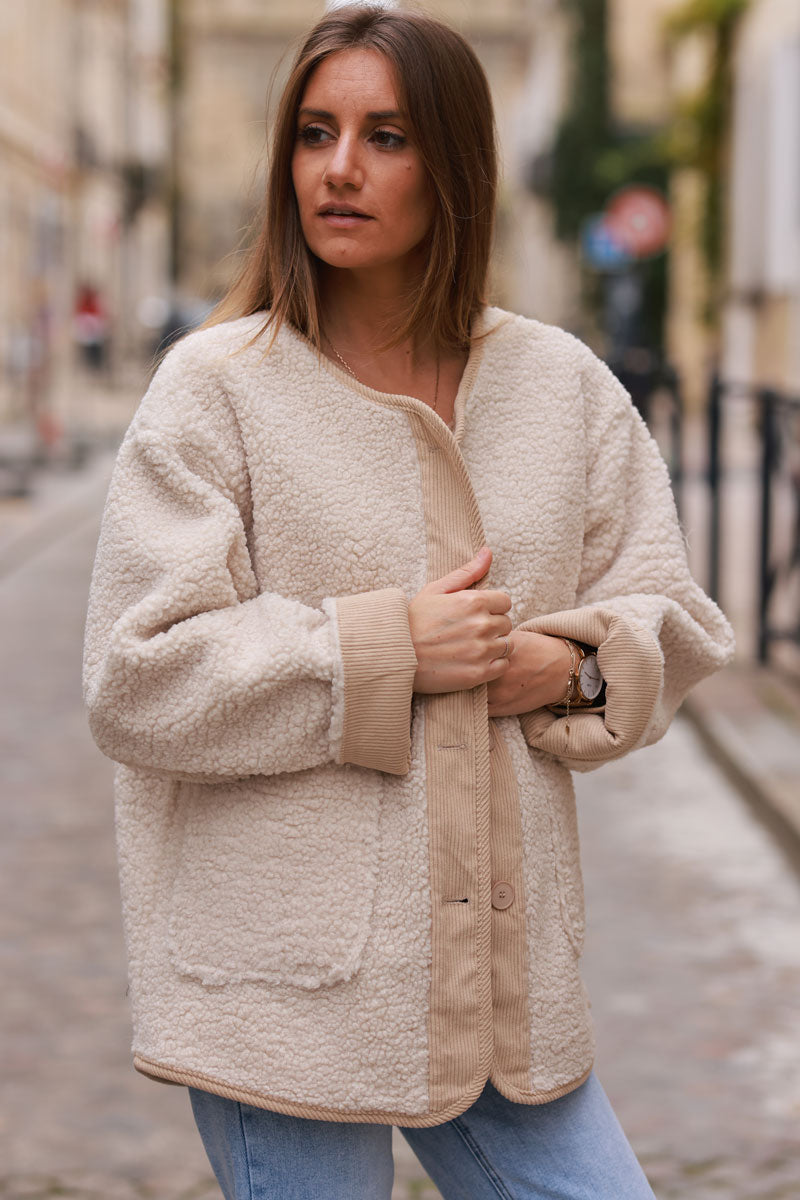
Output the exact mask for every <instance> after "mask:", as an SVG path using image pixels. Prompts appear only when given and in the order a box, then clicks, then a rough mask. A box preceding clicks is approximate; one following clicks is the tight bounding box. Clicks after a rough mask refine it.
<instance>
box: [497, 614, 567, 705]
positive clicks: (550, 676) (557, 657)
mask: <svg viewBox="0 0 800 1200" xmlns="http://www.w3.org/2000/svg"><path fill="white" fill-rule="evenodd" d="M569 669H570V654H569V648H568V646H567V645H566V643H565V642H563V641H562V640H561V638H558V637H551V636H550V635H549V634H545V633H529V632H527V631H526V630H524V629H517V630H515V632H514V633H513V634H512V635H511V657H510V659H509V667H508V670H507V671H506V672H505V673H504V674H503V675H502V676H501V677H500V678H498V679H494V680H493V681H492V682H491V683H490V684H489V689H488V691H489V716H490V717H515V716H519V714H520V713H526V712H532V711H533V709H534V708H543V707H544V705H546V704H559V703H560V702H561V701H562V700H564V699H565V697H566V694H567V686H568V684H569Z"/></svg>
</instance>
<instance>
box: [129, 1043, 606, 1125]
mask: <svg viewBox="0 0 800 1200" xmlns="http://www.w3.org/2000/svg"><path fill="white" fill-rule="evenodd" d="M133 1065H134V1067H135V1069H136V1070H137V1071H139V1073H140V1074H142V1075H146V1076H147V1078H148V1079H154V1080H156V1081H157V1082H158V1083H171V1084H175V1085H176V1086H178V1087H193V1088H198V1089H199V1091H201V1092H211V1093H212V1095H215V1096H224V1097H225V1099H227V1100H238V1101H241V1103H242V1104H250V1105H252V1106H253V1107H254V1108H266V1109H268V1110H269V1111H270V1112H279V1113H286V1115H287V1116H290V1117H306V1118H308V1119H309V1120H312V1121H339V1122H341V1123H343V1124H344V1123H348V1122H349V1123H353V1122H357V1123H359V1124H362V1123H363V1124H368V1125H400V1126H407V1127H408V1128H410V1129H426V1128H429V1127H431V1126H433V1125H443V1124H444V1123H445V1121H452V1120H453V1118H454V1117H459V1116H461V1114H462V1113H463V1112H466V1111H467V1109H468V1108H469V1107H470V1106H471V1105H472V1104H474V1103H475V1101H476V1100H477V1099H478V1097H479V1096H480V1094H481V1092H482V1091H483V1089H484V1088H485V1087H486V1083H487V1077H483V1078H479V1080H478V1081H476V1082H475V1083H473V1084H472V1085H471V1086H470V1088H469V1090H468V1091H467V1092H465V1093H464V1095H463V1096H461V1097H459V1099H458V1100H457V1101H454V1102H453V1103H451V1104H450V1105H448V1107H447V1108H445V1109H442V1111H441V1112H433V1113H423V1114H414V1115H409V1114H408V1113H401V1112H393V1111H392V1110H390V1109H378V1108H358V1109H352V1110H350V1109H348V1110H347V1111H344V1110H342V1109H338V1108H325V1107H323V1106H322V1105H319V1104H298V1103H295V1101H294V1100H284V1099H283V1098H281V1097H279V1096H271V1095H269V1094H268V1093H267V1092H259V1091H256V1090H255V1089H252V1088H243V1087H235V1086H233V1085H232V1084H228V1083H225V1082H224V1080H221V1079H215V1078H214V1077H213V1076H212V1075H205V1074H204V1073H203V1072H201V1071H190V1070H185V1069H183V1068H181V1067H170V1066H166V1065H165V1064H164V1063H159V1062H156V1061H155V1060H154V1059H151V1058H146V1057H145V1056H144V1055H142V1054H135V1055H134V1056H133ZM591 1071H592V1068H591V1066H590V1067H589V1068H588V1070H587V1071H585V1072H584V1074H583V1075H581V1076H580V1077H579V1078H578V1079H575V1080H573V1081H572V1082H571V1083H566V1084H563V1085H562V1086H561V1087H558V1088H552V1089H551V1090H550V1091H547V1092H527V1093H517V1092H516V1091H515V1089H514V1088H508V1087H507V1086H506V1085H505V1084H504V1083H503V1081H502V1079H497V1080H495V1078H494V1077H492V1084H493V1085H494V1087H496V1088H497V1090H498V1092H500V1094H501V1095H502V1096H505V1098H506V1099H507V1100H511V1101H512V1102H514V1103H516V1104H528V1105H536V1104H547V1102H548V1101H550V1100H558V1099H559V1098H560V1097H561V1096H566V1095H567V1094H568V1093H569V1092H574V1091H575V1089H576V1088H578V1087H580V1085H581V1084H582V1083H585V1081H586V1080H587V1079H588V1078H589V1075H590V1074H591Z"/></svg>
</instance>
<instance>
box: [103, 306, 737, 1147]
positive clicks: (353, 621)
mask: <svg viewBox="0 0 800 1200" xmlns="http://www.w3.org/2000/svg"><path fill="white" fill-rule="evenodd" d="M262 316H263V315H262ZM261 320H262V317H259V316H255V317H251V318H245V319H243V320H240V321H236V322H231V323H228V324H225V325H220V326H218V327H216V328H211V329H208V330H205V331H200V332H198V333H195V334H193V335H191V336H189V337H187V338H186V339H185V340H184V341H182V342H181V343H179V344H178V345H177V346H176V347H175V348H174V349H173V350H172V351H171V352H170V353H169V355H168V356H167V358H166V360H165V361H164V362H163V364H162V365H161V367H160V368H159V370H158V372H157V373H156V375H155V377H154V380H153V383H152V385H151V387H150V389H149V391H148V393H147V395H146V396H145V398H144V400H143V402H142V404H141V406H140V408H139V410H138V412H137V414H136V416H135V418H134V420H133V423H132V425H131V427H130V429H129V431H128V434H127V436H126V438H125V441H124V443H123V445H122V448H121V450H120V453H119V457H118V460H117V464H116V468H115V471H114V476H113V480H112V483H111V488H110V492H109V497H108V501H107V505H106V510H105V514H104V519H103V526H102V534H101V537H100V543H99V547H98V552H97V559H96V563H95V569H94V576H93V582H92V589H91V599H90V607H89V616H88V625H87V638H86V649H85V664H84V673H85V696H86V700H87V704H88V709H89V714H90V722H91V728H92V731H93V734H94V737H95V738H96V740H97V743H98V745H99V746H100V748H101V750H103V751H104V753H105V754H107V755H109V756H110V757H111V758H113V759H115V760H116V761H117V763H119V764H120V765H119V767H118V769H117V775H116V815H117V830H118V848H119V863H120V870H121V889H122V898H123V910H124V924H125V932H126V941H127V949H128V956H129V964H130V994H131V999H132V1007H133V1019H134V1027H135V1034H134V1043H133V1051H134V1063H135V1066H136V1067H137V1068H138V1069H139V1070H140V1071H142V1072H144V1073H145V1074H147V1075H150V1076H152V1077H154V1078H157V1079H162V1080H167V1081H172V1082H177V1083H183V1084H191V1085H193V1086H195V1087H198V1088H202V1089H205V1090H207V1091H211V1092H216V1093H219V1094H221V1095H224V1096H229V1097H234V1098H237V1099H240V1100H243V1101H245V1102H247V1103H249V1104H254V1105H258V1106H262V1107H264V1108H268V1109H274V1110H277V1111H279V1112H285V1113H291V1114H296V1115H300V1116H308V1117H316V1118H328V1119H333V1120H342V1121H372V1122H383V1123H395V1124H400V1125H418V1126H421V1125H435V1124H437V1123H439V1122H443V1121H445V1120H448V1119H450V1118H451V1117H453V1116H455V1115H457V1114H458V1113H459V1112H461V1111H462V1110H464V1109H466V1108H467V1107H468V1106H469V1105H470V1104H471V1102H472V1101H473V1100H474V1099H475V1098H476V1097H477V1096H478V1094H479V1093H480V1092H481V1090H482V1088H483V1086H484V1083H485V1081H486V1080H487V1078H491V1079H492V1081H493V1082H494V1084H495V1086H496V1087H497V1088H498V1090H499V1091H500V1092H501V1093H503V1095H505V1096H506V1097H508V1098H509V1099H511V1100H514V1101H518V1102H522V1103H527V1104H537V1103H540V1102H543V1101H546V1100H550V1099H554V1098H556V1097H558V1096H561V1095H563V1094H565V1093H566V1092H568V1091H570V1090H571V1089H573V1088H575V1087H576V1086H577V1085H578V1084H579V1083H580V1082H581V1081H582V1080H583V1079H585V1077H586V1076H587V1074H588V1072H589V1070H590V1068H591V1064H592V1057H593V1043H592V1033H591V1024H590V1018H589V1015H588V1012H587V1000H586V996H585V992H584V989H583V986H582V984H581V980H580V976H579V957H580V953H581V945H582V939H583V928H584V917H583V898H582V888H581V877H580V866H579V857H578V838H577V828H576V820H575V807H574V799H573V790H572V786H571V777H570V770H571V769H574V770H590V769H592V768H594V767H597V766H600V765H601V764H602V763H603V762H606V761H608V760H609V759H613V758H617V757H619V756H620V755H623V754H625V753H627V752H628V751H630V750H633V749H635V748H636V747H638V746H642V745H644V744H646V743H648V742H652V741H654V740H655V739H657V738H659V737H660V736H661V735H662V734H663V732H664V731H665V729H666V728H667V725H668V723H669V721H670V719H671V717H672V715H673V714H674V712H675V709H676V707H677V706H678V704H679V702H680V700H681V698H682V697H683V696H684V694H685V693H686V692H687V690H688V689H689V688H690V687H691V686H692V685H693V684H694V683H695V682H696V681H697V680H699V679H700V678H701V677H702V676H704V675H706V674H707V673H708V672H710V671H712V670H714V669H715V668H717V667H719V666H720V665H721V664H722V663H724V662H725V660H726V659H727V658H728V657H729V656H730V654H731V650H732V640H731V633H730V629H729V627H728V625H727V623H726V621H725V619H724V617H723V616H722V614H721V613H720V612H719V610H718V609H717V608H716V607H715V605H714V604H713V603H712V602H711V601H710V600H709V599H708V598H707V597H706V596H705V595H704V594H703V592H702V591H701V590H700V589H699V588H698V587H697V586H696V584H695V583H694V582H693V581H692V579H691V577H690V575H689V572H688V569H687V565H686V556H685V550H684V545H683V540H682V537H681V533H680V530H679V527H678V523H677V520H676V515H675V510H674V505H673V502H672V498H671V494H670V490H669V484H668V478H667V472H666V469H665V466H664V464H663V462H662V460H661V458H660V456H659V454H658V451H657V449H656V447H655V445H654V443H653V442H652V440H651V438H650V437H649V435H648V433H647V431H646V429H645V426H644V424H643V423H642V421H641V419H640V418H639V416H638V415H637V413H636V412H635V411H634V409H633V408H632V406H631V403H630V401H629V398H628V396H627V394H626V393H625V391H624V390H623V388H622V387H621V386H620V385H619V384H618V383H617V381H616V380H615V379H614V377H613V376H612V375H611V373H610V372H609V371H608V370H607V368H606V367H605V366H604V365H603V364H602V363H601V362H600V361H599V360H598V359H597V358H595V357H594V355H593V354H592V353H591V352H590V351H589V350H588V349H587V348H586V347H585V346H583V345H582V344H581V343H580V342H578V341H577V340H576V339H574V338H573V337H571V336H570V335H568V334H566V333H565V332H563V331H561V330H559V329H555V328H553V327H549V326H545V325H542V324H540V323H537V322H536V321H530V320H526V319H523V318H521V317H516V316H512V315H511V314H508V313H505V312H502V311H500V310H498V309H487V310H485V312H484V313H483V314H482V315H481V317H480V318H479V319H478V321H476V326H475V336H474V338H473V344H472V350H471V352H470V356H469V361H468V363H467V366H466V369H465V372H464V376H463V379H462V382H461V385H460V388H459V391H458V396H457V399H456V404H455V417H454V431H451V429H449V428H448V427H447V426H446V425H445V424H444V422H443V421H442V420H441V419H440V418H439V417H438V416H437V415H436V414H435V413H434V412H433V411H432V410H431V409H430V408H429V407H428V406H426V405H425V404H424V403H422V402H421V401H419V400H417V399H414V398H410V397H408V396H398V395H388V394H385V393H381V392H377V391H374V390H371V389H370V388H368V387H365V386H362V385H361V384H360V383H358V382H356V381H355V380H354V379H352V378H351V377H350V376H349V375H347V374H346V373H345V372H343V371H341V370H339V369H338V368H337V367H336V366H334V365H333V364H331V363H330V362H328V361H327V360H326V359H324V358H323V359H322V360H321V361H320V359H319V357H318V355H317V354H316V352H315V350H314V349H313V348H312V347H311V346H310V344H309V343H308V342H306V340H305V339H304V338H303V337H301V336H300V335H299V334H297V333H296V332H295V331H293V330H292V329H290V328H288V327H284V328H283V329H282V330H281V332H280V334H279V336H278V338H277V340H276V341H275V343H274V345H273V347H272V349H271V351H270V352H269V354H267V355H265V353H264V346H263V342H258V343H256V344H255V345H250V346H248V345H247V343H248V341H249V340H250V338H251V337H252V335H253V334H254V332H255V331H256V329H257V328H258V327H259V325H260V323H261ZM484 542H488V544H489V545H490V546H491V547H492V549H493V551H494V560H493V563H492V567H491V571H490V574H489V577H488V578H487V580H486V581H484V582H483V583H482V586H490V587H493V588H500V589H503V590H505V591H506V592H508V594H509V595H510V597H511V599H512V601H513V607H512V609H511V612H510V614H509V615H510V616H511V619H512V621H513V624H514V626H515V628H518V629H530V630H537V631H539V632H543V633H551V634H562V635H567V636H570V637H572V638H574V639H576V640H578V641H581V642H585V643H590V644H591V645H594V646H597V647H598V648H599V650H598V655H599V662H600V666H601V668H602V671H603V674H604V676H605V679H606V681H607V696H606V704H605V708H604V709H602V710H599V711H583V712H574V711H573V713H572V715H571V717H570V721H569V731H567V728H566V722H565V720H564V718H563V717H559V716H558V715H557V714H554V713H553V712H550V711H548V710H537V711H535V712H531V713H527V714H525V715H523V716H522V717H504V718H502V719H497V720H490V719H488V717H487V701H486V687H485V685H484V686H481V687H477V688H475V689H472V690H468V691H461V692H453V693H447V694H443V695H425V696H422V695H416V694H414V693H413V680H414V674H415V669H416V659H415V655H414V647H413V644H412V641H411V637H410V633H409V623H408V601H409V599H410V598H411V597H413V596H414V595H415V594H416V593H417V592H418V591H419V589H420V588H421V587H422V586H423V585H424V584H425V583H426V582H427V581H429V580H432V579H436V578H439V577H441V576H442V575H444V574H446V573H447V572H449V571H451V570H452V569H453V568H454V567H456V566H460V565H461V564H462V563H464V562H465V561H467V560H468V559H470V558H471V557H472V556H473V555H474V554H475V553H476V551H477V550H478V549H479V547H480V546H481V545H482V544H483V543H484ZM642 802H643V803H645V802H646V800H645V798H643V800H642ZM498 884H502V885H503V886H501V887H498V886H497V885H498Z"/></svg>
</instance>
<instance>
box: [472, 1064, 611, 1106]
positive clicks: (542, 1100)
mask: <svg viewBox="0 0 800 1200" xmlns="http://www.w3.org/2000/svg"><path fill="white" fill-rule="evenodd" d="M593 1066H594V1063H593V1062H592V1063H589V1066H588V1067H587V1068H586V1070H585V1071H584V1072H583V1074H582V1075H579V1076H578V1078H577V1079H571V1080H570V1082H569V1083H562V1084H561V1086H560V1087H555V1088H550V1089H549V1090H548V1091H545V1092H522V1091H519V1090H518V1089H517V1088H515V1087H512V1086H510V1085H509V1084H508V1082H507V1081H506V1080H505V1079H503V1077H502V1076H501V1075H494V1074H493V1075H492V1078H491V1083H492V1087H495V1088H497V1090H498V1092H499V1093H500V1095H501V1096H505V1098H506V1100H511V1102H512V1103H513V1104H531V1105H533V1104H549V1103H550V1101H551V1100H560V1099H561V1097H562V1096H568V1095H569V1093H570V1092H574V1091H575V1089H576V1088H579V1087H580V1086H581V1084H582V1083H586V1080H587V1079H588V1078H589V1076H590V1075H591V1073H592V1068H593Z"/></svg>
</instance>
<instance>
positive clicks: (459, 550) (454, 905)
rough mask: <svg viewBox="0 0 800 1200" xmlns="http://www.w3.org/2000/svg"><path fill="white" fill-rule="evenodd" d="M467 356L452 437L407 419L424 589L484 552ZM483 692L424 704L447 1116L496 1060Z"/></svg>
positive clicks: (436, 426) (437, 1056)
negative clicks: (467, 419) (421, 512)
mask: <svg viewBox="0 0 800 1200" xmlns="http://www.w3.org/2000/svg"><path fill="white" fill-rule="evenodd" d="M481 348H482V343H478V345H477V347H475V348H473V351H472V353H471V355H470V361H469V363H468V370H467V371H465V375H464V377H463V378H462V382H461V386H460V387H459V390H458V394H457V397H456V404H455V434H453V433H451V431H450V430H449V429H448V428H447V427H446V426H445V424H444V422H443V421H441V420H440V419H439V418H438V417H437V416H436V415H435V414H434V413H432V412H431V411H430V410H429V409H428V410H427V411H426V412H422V411H418V410H417V412H416V415H414V414H412V413H409V419H410V422H411V428H412V430H413V433H414V436H415V438H416V440H417V451H418V455H419V464H420V477H421V483H422V495H423V502H424V507H425V523H426V530H427V535H428V571H427V575H428V579H429V580H434V579H438V578H440V577H441V576H442V575H446V574H447V573H448V572H450V571H452V570H453V569H454V568H455V567H458V566H461V565H462V564H463V563H464V562H466V561H468V560H469V559H470V558H472V556H473V555H474V554H475V553H476V552H477V550H478V549H479V548H480V547H481V546H482V545H483V543H484V542H485V535H484V532H483V526H482V522H481V517H480V512H479V509H478V503H477V500H476V498H475V493H474V491H473V488H472V483H471V481H470V478H469V474H468V472H467V468H466V465H465V463H464V460H463V458H462V457H461V453H460V451H459V449H458V442H457V438H458V435H459V432H460V430H461V429H463V423H464V408H465V405H466V400H467V396H468V394H469V390H470V389H471V387H472V385H473V382H474V380H475V376H476V375H477V371H478V366H479V363H480V356H481ZM486 705H487V701H486V686H485V685H483V686H481V687H478V688H472V689H470V690H469V691H461V692H447V693H443V694H440V695H431V696H427V697H426V698H425V765H426V780H427V807H428V831H429V832H428V836H429V861H430V875H431V960H432V966H431V994H430V1015H429V1021H428V1030H429V1064H430V1065H429V1097H430V1100H429V1103H430V1107H431V1108H432V1109H433V1110H438V1109H440V1108H444V1107H446V1106H447V1105H448V1103H449V1102H450V1099H451V1097H452V1096H453V1095H454V1094H455V1095H458V1094H460V1093H462V1092H463V1091H464V1089H465V1086H466V1083H467V1080H468V1079H469V1078H470V1076H472V1075H473V1074H474V1073H476V1072H477V1074H478V1075H479V1076H483V1077H485V1078H488V1075H489V1071H490V1069H491V1062H492V1054H493V1014H492V975H491V952H492V945H491V937H492V909H491V886H492V877H491V841H490V813H491V781H490V766H489V720H488V714H487V707H486Z"/></svg>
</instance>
